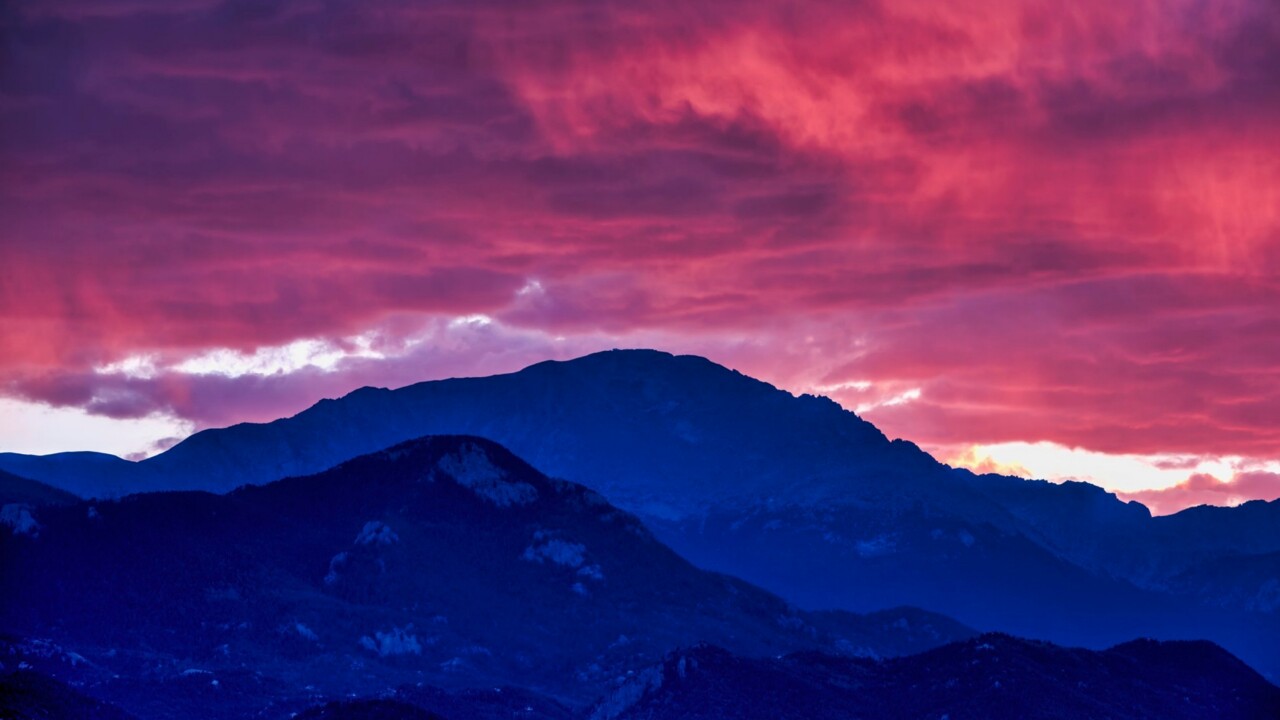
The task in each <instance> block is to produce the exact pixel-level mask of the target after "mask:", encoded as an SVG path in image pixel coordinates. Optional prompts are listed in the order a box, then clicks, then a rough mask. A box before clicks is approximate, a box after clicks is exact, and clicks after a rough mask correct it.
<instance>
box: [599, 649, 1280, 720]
mask: <svg viewBox="0 0 1280 720" xmlns="http://www.w3.org/2000/svg"><path fill="white" fill-rule="evenodd" d="M761 717H767V718H773V719H775V720H792V719H794V720H851V719H853V718H872V717H874V718H884V719H886V720H893V719H895V718H902V719H904V720H906V719H907V718H912V719H914V718H948V719H949V720H964V719H967V718H974V719H985V718H994V717H1009V718H1015V717H1016V718H1024V719H1026V720H1077V719H1079V718H1109V719H1110V720H1145V719H1146V718H1163V719H1165V720H1174V719H1177V718H1185V719H1186V720H1199V719H1200V718H1217V719H1218V720H1230V719H1238V720H1253V719H1257V718H1273V717H1280V688H1277V687H1275V686H1274V685H1271V684H1270V683H1268V682H1266V681H1265V680H1264V679H1263V678H1262V677H1261V676H1259V675H1258V674H1257V673H1256V672H1254V671H1253V670H1251V669H1250V668H1249V667H1248V666H1246V665H1245V664H1244V663H1242V662H1240V661H1239V660H1237V659H1235V658H1234V657H1232V656H1231V655H1230V654H1228V653H1226V652H1225V651H1223V650H1222V649H1221V648H1219V647H1217V646H1216V645H1213V644H1212V643H1206V642H1163V643H1162V642H1154V641H1150V640H1139V641H1133V642H1129V643H1125V644H1123V645H1119V646H1116V647H1113V648H1111V649H1109V650H1106V651H1103V652H1093V651H1089V650H1075V649H1068V648H1061V647H1057V646H1054V645H1049V644H1047V643H1038V642H1030V641H1026V640H1019V639H1016V638H1011V637H1008V636H1003V635H983V636H981V637H977V638H974V639H972V640H968V641H966V642H962V643H956V644H951V645H947V646H945V647H941V648H938V649H936V650H931V651H929V652H926V653H923V654H920V655H913V656H910V657H904V658H897V659H891V660H884V661H878V662H877V661H873V660H861V659H854V658H833V657H829V656H825V655H822V654H819V653H798V654H793V655H788V656H786V657H782V658H776V659H774V658H767V659H760V658H756V659H748V658H740V657H736V656H734V655H732V654H730V653H728V652H726V651H724V650H722V649H720V648H715V647H705V646H704V647H698V648H693V649H690V650H687V651H681V652H676V653H672V654H671V655H669V656H668V657H667V658H665V659H664V661H663V662H662V663H661V664H659V665H657V666H655V667H654V668H652V669H650V670H648V671H646V672H643V673H638V674H637V676H636V677H635V678H634V679H633V680H632V681H631V682H630V683H628V684H627V685H626V686H624V687H623V688H620V689H619V690H618V691H616V692H615V693H614V695H613V696H612V697H610V698H609V699H607V700H606V701H604V702H602V703H600V705H599V706H598V707H597V708H596V709H595V712H594V713H593V715H592V720H668V719H670V720H702V719H704V718H705V719H706V720H732V719H734V718H743V719H744V720H745V719H747V718H761Z"/></svg>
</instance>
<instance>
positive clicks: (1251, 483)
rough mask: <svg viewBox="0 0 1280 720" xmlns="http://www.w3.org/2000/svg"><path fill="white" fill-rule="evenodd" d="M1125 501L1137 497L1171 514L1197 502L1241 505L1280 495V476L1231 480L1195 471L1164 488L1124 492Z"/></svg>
mask: <svg viewBox="0 0 1280 720" xmlns="http://www.w3.org/2000/svg"><path fill="white" fill-rule="evenodd" d="M1121 497H1122V498H1123V499H1124V500H1137V501H1138V502H1140V503H1142V504H1143V505H1146V506H1147V507H1149V508H1151V512H1152V513H1153V514H1156V515H1168V514H1170V513H1175V512H1177V511H1179V510H1182V509H1183V508H1188V507H1193V506H1195V505H1239V504H1240V503H1242V502H1245V501H1246V500H1254V499H1257V500H1275V499H1278V498H1280V475H1278V474H1276V473H1269V472H1242V473H1237V474H1236V475H1235V476H1234V477H1232V478H1231V479H1230V480H1219V479H1218V478H1216V477H1214V476H1212V475H1207V474H1204V473H1196V474H1195V475H1192V476H1191V477H1189V478H1187V479H1186V480H1184V481H1182V482H1180V483H1178V484H1177V485H1174V486H1173V487H1170V488H1165V489H1163V490H1144V491H1142V492H1134V493H1122V494H1121Z"/></svg>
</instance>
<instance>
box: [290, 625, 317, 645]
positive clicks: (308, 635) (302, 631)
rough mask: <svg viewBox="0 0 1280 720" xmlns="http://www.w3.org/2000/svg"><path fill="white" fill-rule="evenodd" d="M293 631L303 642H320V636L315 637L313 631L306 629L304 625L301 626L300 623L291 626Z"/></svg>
mask: <svg viewBox="0 0 1280 720" xmlns="http://www.w3.org/2000/svg"><path fill="white" fill-rule="evenodd" d="M293 630H294V632H296V633H298V635H299V636H300V637H301V638H302V639H303V640H310V641H311V642H320V636H319V635H316V633H315V631H314V630H312V629H311V628H309V627H307V626H306V625H303V624H302V623H300V622H299V623H294V624H293Z"/></svg>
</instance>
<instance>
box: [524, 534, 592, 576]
mask: <svg viewBox="0 0 1280 720" xmlns="http://www.w3.org/2000/svg"><path fill="white" fill-rule="evenodd" d="M586 554H587V546H585V545H582V544H581V543H573V542H568V541H567V540H558V539H544V537H542V533H538V534H536V535H534V544H532V545H530V546H529V547H527V548H525V549H524V553H523V554H522V555H521V556H520V557H521V558H522V559H524V560H528V561H529V562H536V563H539V564H541V563H547V562H550V563H553V564H556V565H563V566H565V567H569V568H580V567H582V563H584V562H585V561H586Z"/></svg>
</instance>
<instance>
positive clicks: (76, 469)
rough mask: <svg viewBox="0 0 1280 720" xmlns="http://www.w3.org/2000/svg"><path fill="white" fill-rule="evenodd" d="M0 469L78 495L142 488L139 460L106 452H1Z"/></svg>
mask: <svg viewBox="0 0 1280 720" xmlns="http://www.w3.org/2000/svg"><path fill="white" fill-rule="evenodd" d="M0 470H6V471H8V472H10V473H13V474H14V475H18V476H21V477H24V478H31V479H34V480H39V481H40V482H43V483H46V484H49V485H52V486H54V487H58V488H61V489H63V490H66V491H67V492H70V493H72V494H74V495H77V496H80V497H115V496H119V495H126V494H128V493H130V492H136V491H137V490H139V489H141V486H139V484H138V483H139V479H140V476H141V474H140V473H139V472H138V463H133V462H129V461H128V460H124V459H121V458H118V457H116V456H115V455H108V454H106V453H96V452H65V453H55V454H53V455H22V454H19V453H0Z"/></svg>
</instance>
